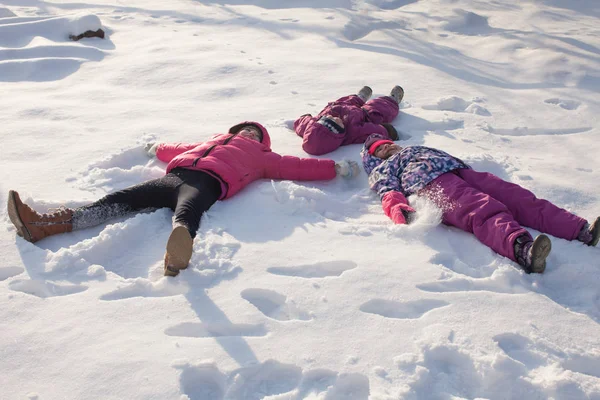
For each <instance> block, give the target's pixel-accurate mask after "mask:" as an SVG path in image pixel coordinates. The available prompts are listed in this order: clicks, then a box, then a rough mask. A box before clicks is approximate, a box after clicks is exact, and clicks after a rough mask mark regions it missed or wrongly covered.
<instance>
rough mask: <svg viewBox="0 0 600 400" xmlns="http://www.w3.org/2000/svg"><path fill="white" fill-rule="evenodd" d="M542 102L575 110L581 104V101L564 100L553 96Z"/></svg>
mask: <svg viewBox="0 0 600 400" xmlns="http://www.w3.org/2000/svg"><path fill="white" fill-rule="evenodd" d="M544 103H547V104H553V105H556V106H559V107H560V108H564V109H565V110H577V108H578V107H579V106H580V105H581V102H579V101H576V100H565V99H559V98H557V97H554V98H552V99H546V100H544Z"/></svg>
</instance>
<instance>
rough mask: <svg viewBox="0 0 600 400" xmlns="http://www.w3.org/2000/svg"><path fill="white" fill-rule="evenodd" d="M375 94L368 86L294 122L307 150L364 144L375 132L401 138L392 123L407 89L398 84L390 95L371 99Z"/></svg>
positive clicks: (323, 151) (318, 151)
mask: <svg viewBox="0 0 600 400" xmlns="http://www.w3.org/2000/svg"><path fill="white" fill-rule="evenodd" d="M372 94H373V90H371V88H370V87H368V86H365V87H363V88H362V89H361V90H360V91H359V92H358V94H353V95H350V96H345V97H342V98H340V99H337V100H336V101H334V102H332V103H329V104H327V106H326V107H325V108H324V109H323V110H321V112H320V113H319V114H318V115H317V116H316V117H313V116H312V115H310V114H305V115H302V116H301V117H300V118H298V119H297V120H296V121H294V130H295V131H296V133H297V134H298V136H300V137H301V138H302V148H303V149H304V151H306V152H307V153H308V154H314V155H322V154H326V153H330V152H332V151H334V150H335V149H337V148H338V147H340V146H345V145H347V144H356V143H364V142H365V140H366V139H367V138H368V137H369V135H371V134H373V133H379V134H380V135H382V136H384V137H386V138H389V139H391V140H398V132H396V129H395V128H394V127H393V126H392V125H391V124H390V122H392V121H393V120H394V118H396V117H397V116H398V104H399V103H400V102H401V101H402V98H403V97H404V90H403V89H402V88H401V87H400V86H394V88H392V90H391V92H390V95H389V96H384V97H378V98H376V99H373V100H369V98H370V97H371V95H372Z"/></svg>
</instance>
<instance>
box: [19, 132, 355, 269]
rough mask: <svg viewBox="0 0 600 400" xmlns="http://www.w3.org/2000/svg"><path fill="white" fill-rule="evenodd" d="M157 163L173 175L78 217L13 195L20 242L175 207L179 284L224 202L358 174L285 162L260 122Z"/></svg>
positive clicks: (317, 163) (151, 149) (173, 151)
mask: <svg viewBox="0 0 600 400" xmlns="http://www.w3.org/2000/svg"><path fill="white" fill-rule="evenodd" d="M146 151H147V152H148V154H149V155H150V156H152V157H153V156H156V157H157V158H158V159H159V160H161V161H164V162H167V163H168V165H167V171H166V175H165V176H163V177H162V178H158V179H153V180H150V181H147V182H144V183H140V184H138V185H135V186H132V187H129V188H127V189H123V190H120V191H118V192H115V193H111V194H109V195H107V196H105V197H103V198H101V199H100V200H98V201H96V202H94V203H92V204H89V205H86V206H83V207H79V208H77V209H75V210H71V209H66V208H63V209H60V210H58V211H55V212H52V213H48V214H43V215H41V214H39V213H37V212H36V211H34V210H33V209H31V208H30V207H29V206H28V205H26V204H24V203H23V202H21V199H20V198H19V195H18V193H17V192H15V191H12V190H11V191H10V192H9V195H8V215H9V217H10V220H11V222H12V223H13V224H14V225H15V227H16V228H17V234H18V235H19V236H21V237H23V238H24V239H25V240H27V241H29V242H32V243H33V242H36V241H38V240H40V239H43V238H45V237H46V236H50V235H54V234H57V233H63V232H71V231H72V230H77V229H83V228H88V227H91V226H95V225H98V224H101V223H102V222H104V221H107V220H109V219H111V218H115V217H121V216H124V215H126V214H128V213H131V212H136V211H137V212H139V211H143V210H148V209H157V208H161V207H168V208H170V209H172V210H174V211H175V221H174V224H173V231H172V232H171V235H170V237H169V240H168V242H167V251H166V253H165V264H164V268H165V275H169V276H176V275H177V274H178V273H179V270H181V269H184V268H186V267H187V266H188V263H189V261H190V258H191V257H192V250H193V238H194V237H195V236H196V231H197V230H198V227H199V226H200V217H201V216H202V214H203V213H204V212H205V211H207V210H208V209H209V208H210V207H211V206H212V205H213V204H214V203H215V202H216V201H217V200H223V199H228V198H230V197H232V196H233V195H235V194H236V193H238V192H239V191H240V190H241V189H242V188H243V187H245V186H246V185H248V184H249V183H251V182H253V181H255V180H257V179H261V178H269V179H293V180H306V181H308V180H329V179H333V178H334V177H335V176H336V175H340V176H343V177H352V176H354V175H356V174H358V171H359V168H358V164H357V163H356V162H354V161H350V162H349V161H341V162H340V163H337V164H336V163H335V162H334V161H332V160H317V159H307V158H298V157H292V156H281V155H279V154H277V153H274V152H272V151H271V139H270V138H269V134H268V132H267V130H266V129H265V128H264V127H263V126H262V125H261V124H259V123H257V122H243V123H241V124H238V125H235V126H233V127H232V128H231V129H229V132H228V133H226V134H220V135H216V136H215V137H214V138H212V139H211V140H209V141H207V142H204V143H194V144H183V143H178V144H167V143H149V144H148V145H146Z"/></svg>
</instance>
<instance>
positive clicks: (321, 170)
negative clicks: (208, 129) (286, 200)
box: [156, 121, 336, 200]
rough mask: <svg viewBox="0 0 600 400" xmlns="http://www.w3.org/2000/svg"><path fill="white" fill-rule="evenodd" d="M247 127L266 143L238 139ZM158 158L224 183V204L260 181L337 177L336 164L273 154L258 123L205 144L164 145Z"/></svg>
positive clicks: (239, 128) (170, 168)
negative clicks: (252, 127) (251, 184)
mask: <svg viewBox="0 0 600 400" xmlns="http://www.w3.org/2000/svg"><path fill="white" fill-rule="evenodd" d="M245 125H254V126H256V127H258V128H259V129H260V130H261V132H262V142H257V141H255V140H251V139H247V138H244V137H242V136H238V135H237V132H238V131H239V130H241V128H242V127H243V126H245ZM156 157H157V158H158V159H159V160H161V161H164V162H167V163H169V165H167V173H169V172H170V171H171V170H173V169H175V168H185V169H192V170H198V171H204V172H207V173H209V174H210V175H212V176H214V177H215V178H217V179H218V180H219V181H220V182H221V189H222V190H221V192H222V194H221V198H220V199H221V200H222V199H228V198H230V197H231V196H233V195H234V194H236V193H237V192H239V191H240V190H241V189H242V188H244V187H245V186H246V185H248V184H249V183H251V182H254V181H255V180H257V179H262V178H268V179H290V180H304V181H312V180H329V179H333V178H335V176H336V172H335V163H334V161H333V160H317V159H313V158H298V157H293V156H281V155H279V154H277V153H274V152H272V151H271V138H270V137H269V133H268V132H267V130H266V129H265V127H263V126H262V125H261V124H259V123H257V122H251V121H247V122H243V123H241V124H238V125H235V126H233V127H232V128H231V129H230V130H229V133H226V134H220V135H216V136H214V137H213V138H212V139H211V140H209V141H207V142H204V143H190V144H186V143H161V144H160V145H159V146H158V148H157V150H156Z"/></svg>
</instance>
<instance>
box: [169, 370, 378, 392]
mask: <svg viewBox="0 0 600 400" xmlns="http://www.w3.org/2000/svg"><path fill="white" fill-rule="evenodd" d="M173 367H174V368H176V369H178V370H179V371H180V375H179V384H180V387H181V392H182V394H184V395H186V396H187V397H188V398H189V399H202V400H224V399H244V400H261V399H266V398H282V399H283V398H286V399H296V400H300V399H313V398H314V399H317V398H319V399H331V400H333V399H344V400H367V399H368V398H369V392H370V388H369V379H368V378H367V377H366V376H364V375H361V374H357V373H342V374H340V373H337V372H335V371H331V370H328V369H313V370H307V371H303V370H302V368H300V367H299V366H297V365H294V364H284V363H281V362H279V361H276V360H267V361H265V362H263V363H261V364H256V365H250V366H244V367H241V368H238V369H236V370H233V371H230V372H224V371H221V370H220V369H219V367H218V366H217V365H216V364H215V363H214V362H202V363H198V364H190V363H182V362H177V363H174V364H173ZM281 396H285V397H281Z"/></svg>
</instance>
